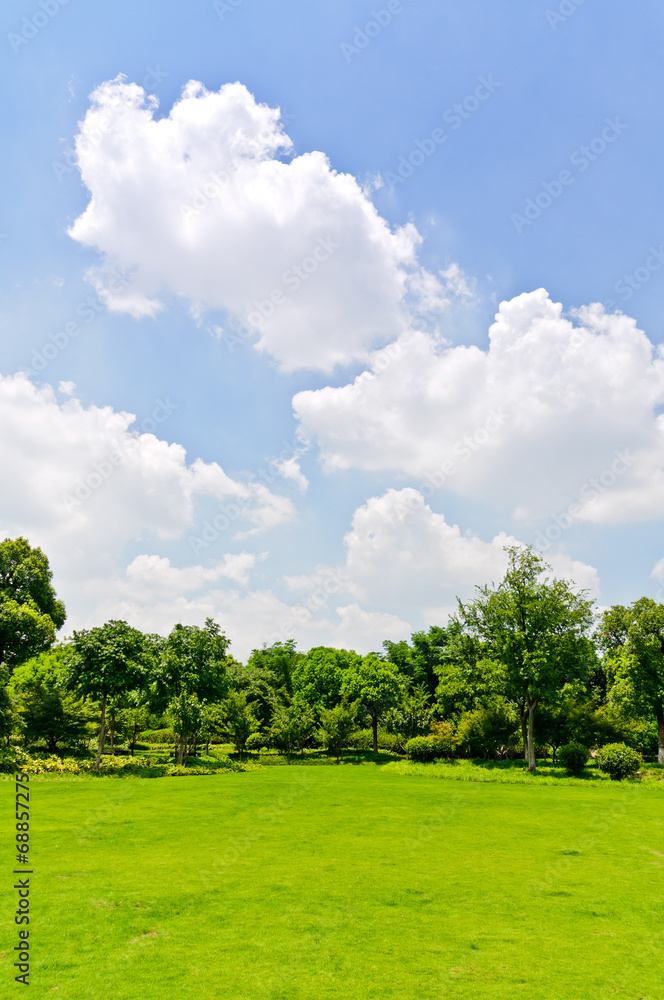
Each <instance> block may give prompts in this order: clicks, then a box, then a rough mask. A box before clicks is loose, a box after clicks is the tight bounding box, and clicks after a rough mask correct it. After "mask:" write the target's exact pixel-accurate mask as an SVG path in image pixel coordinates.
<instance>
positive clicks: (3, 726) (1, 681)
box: [0, 663, 16, 745]
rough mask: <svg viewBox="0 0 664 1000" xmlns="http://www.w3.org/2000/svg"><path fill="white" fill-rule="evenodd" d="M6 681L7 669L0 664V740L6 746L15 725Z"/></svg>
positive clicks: (7, 678) (7, 677)
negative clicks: (2, 740)
mask: <svg viewBox="0 0 664 1000" xmlns="http://www.w3.org/2000/svg"><path fill="white" fill-rule="evenodd" d="M8 680H9V668H8V667H6V666H5V665H4V664H3V663H0V739H4V741H5V743H6V744H7V745H9V740H10V737H11V735H12V733H13V731H14V727H15V724H16V719H15V715H14V707H13V705H12V700H11V697H10V694H9V690H8V688H7V682H8Z"/></svg>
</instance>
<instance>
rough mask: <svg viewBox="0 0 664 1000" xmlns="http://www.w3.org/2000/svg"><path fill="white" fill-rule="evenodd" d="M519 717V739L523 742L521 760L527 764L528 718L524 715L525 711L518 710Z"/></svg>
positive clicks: (523, 709) (522, 709)
mask: <svg viewBox="0 0 664 1000" xmlns="http://www.w3.org/2000/svg"><path fill="white" fill-rule="evenodd" d="M519 715H520V716H521V739H522V740H523V759H524V760H525V762H526V764H527V763H528V728H527V719H528V716H527V714H526V709H525V708H520V709H519Z"/></svg>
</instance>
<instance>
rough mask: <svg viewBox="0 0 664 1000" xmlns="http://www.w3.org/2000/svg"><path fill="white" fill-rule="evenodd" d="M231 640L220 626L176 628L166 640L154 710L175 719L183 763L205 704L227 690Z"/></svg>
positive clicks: (210, 622)
mask: <svg viewBox="0 0 664 1000" xmlns="http://www.w3.org/2000/svg"><path fill="white" fill-rule="evenodd" d="M229 645H230V640H229V639H227V638H226V636H225V635H224V634H223V633H222V632H221V630H220V627H219V625H217V624H216V622H214V621H213V620H212V619H211V618H206V620H205V626H204V627H203V628H199V627H198V626H197V625H180V624H178V625H176V626H175V628H173V630H172V631H171V633H170V635H169V636H168V638H167V639H166V641H165V643H164V646H163V651H162V654H161V656H160V658H159V660H158V663H157V665H156V667H155V670H154V674H153V676H154V683H153V700H152V704H153V707H154V708H156V709H159V708H166V709H167V710H168V712H169V714H170V716H171V717H172V718H173V720H174V728H175V731H176V732H177V733H178V735H179V738H180V742H179V747H178V764H182V761H183V757H184V750H185V746H186V743H187V740H188V738H189V737H190V736H191V735H193V734H194V733H195V732H196V731H197V729H198V726H199V725H200V720H201V716H200V712H201V708H202V706H203V705H204V704H205V703H206V702H216V701H221V700H222V698H224V697H225V695H226V693H227V691H228V687H229V677H228V671H227V659H228V658H227V650H228V647H229Z"/></svg>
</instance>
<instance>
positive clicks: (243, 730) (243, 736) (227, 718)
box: [220, 691, 259, 760]
mask: <svg viewBox="0 0 664 1000" xmlns="http://www.w3.org/2000/svg"><path fill="white" fill-rule="evenodd" d="M220 707H221V712H222V715H223V718H224V722H225V728H226V730H227V731H228V733H229V735H230V736H231V738H232V740H233V742H234V743H235V746H236V747H237V749H238V751H239V754H240V760H242V755H243V753H244V750H245V747H246V745H247V740H248V738H249V737H250V736H251V734H252V733H255V732H256V731H257V730H258V728H259V726H258V721H257V719H256V716H255V715H254V711H253V708H252V706H251V704H250V703H248V702H247V695H246V693H245V692H244V691H231V692H230V694H229V695H228V697H227V698H226V700H225V701H224V702H222V704H221V706H220Z"/></svg>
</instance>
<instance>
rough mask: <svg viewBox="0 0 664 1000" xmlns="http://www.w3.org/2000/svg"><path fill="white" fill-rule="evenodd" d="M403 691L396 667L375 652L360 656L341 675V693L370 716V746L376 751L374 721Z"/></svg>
mask: <svg viewBox="0 0 664 1000" xmlns="http://www.w3.org/2000/svg"><path fill="white" fill-rule="evenodd" d="M402 692H403V681H402V679H401V677H400V675H399V671H398V669H397V667H396V666H395V665H394V664H393V663H389V662H388V661H387V660H381V659H379V657H378V656H376V654H375V653H369V654H368V655H367V656H363V657H361V659H360V660H359V661H358V662H357V663H353V664H352V665H351V666H350V667H349V668H348V670H347V671H346V674H345V676H344V682H343V688H342V694H343V695H345V696H346V697H347V698H348V699H349V700H352V701H359V702H360V704H361V705H362V706H363V707H364V708H365V709H366V711H367V712H368V713H369V717H370V718H371V728H372V730H373V749H374V753H377V752H378V723H379V721H380V719H381V716H382V715H383V714H384V712H386V711H387V710H388V708H392V707H393V706H394V705H396V704H397V702H398V701H399V698H400V696H401V694H402Z"/></svg>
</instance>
